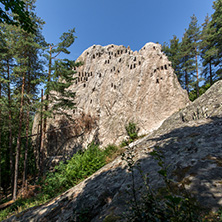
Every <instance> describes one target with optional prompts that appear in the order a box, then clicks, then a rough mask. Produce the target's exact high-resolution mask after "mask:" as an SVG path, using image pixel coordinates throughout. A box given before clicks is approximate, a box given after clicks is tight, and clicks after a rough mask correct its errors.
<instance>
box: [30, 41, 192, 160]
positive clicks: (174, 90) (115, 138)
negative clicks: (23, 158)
mask: <svg viewBox="0 0 222 222" xmlns="http://www.w3.org/2000/svg"><path fill="white" fill-rule="evenodd" d="M77 62H83V65H82V66H80V67H78V68H77V69H76V74H75V76H76V81H75V82H74V84H73V85H72V86H71V87H70V88H71V89H72V90H73V91H74V92H76V98H75V102H76V107H77V108H76V109H73V110H72V111H67V112H68V113H69V114H71V115H72V116H73V118H74V119H75V120H76V121H75V122H76V125H75V124H74V125H72V126H71V127H69V124H70V123H69V121H68V120H66V119H65V118H64V117H61V116H55V117H54V118H53V119H51V120H49V121H48V131H50V130H51V131H52V130H53V129H60V128H61V130H57V131H56V133H49V134H47V136H48V142H47V149H48V156H58V155H62V156H64V155H71V154H73V153H74V152H76V150H78V149H81V147H82V146H85V145H86V144H87V143H89V142H91V141H92V140H96V141H98V142H99V143H100V144H101V145H102V146H106V145H107V144H109V143H115V144H118V143H120V142H121V141H122V140H123V139H124V138H125V137H126V132H125V125H126V124H127V123H128V122H129V121H133V122H135V123H136V124H137V126H138V127H139V129H140V130H139V134H140V135H142V134H147V133H149V132H151V131H153V130H154V129H156V128H158V127H159V126H160V125H161V124H162V122H163V121H164V120H165V119H166V118H167V117H169V116H170V115H171V114H173V113H174V112H175V111H178V110H179V109H181V108H183V107H184V106H186V105H187V104H189V99H188V96H187V93H186V92H185V91H184V90H183V89H182V88H181V86H180V84H179V82H178V80H177V77H176V75H175V74H174V70H173V69H172V67H171V63H170V62H169V61H168V59H167V57H166V56H165V55H164V54H163V53H162V52H161V46H160V45H159V44H154V43H147V44H146V45H145V46H144V47H143V48H142V49H141V50H139V51H138V52H137V51H135V52H133V51H132V50H131V49H130V48H129V47H128V48H126V47H124V46H116V45H108V46H104V47H103V46H98V45H94V46H92V47H90V48H88V49H87V50H85V51H84V52H83V53H82V55H81V56H80V57H79V58H78V59H77ZM37 126H38V118H37V117H36V118H35V122H34V127H33V133H36V132H37ZM66 126H67V127H66ZM86 129H88V130H87V132H86Z"/></svg>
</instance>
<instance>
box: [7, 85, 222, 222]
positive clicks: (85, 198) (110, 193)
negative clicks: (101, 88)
mask: <svg viewBox="0 0 222 222" xmlns="http://www.w3.org/2000/svg"><path fill="white" fill-rule="evenodd" d="M221 132H222V81H219V82H217V83H215V84H214V85H213V86H212V87H211V88H210V89H209V90H208V91H207V92H206V93H205V94H204V95H202V96H201V97H200V98H199V99H197V100H196V101H195V102H193V103H192V104H190V105H189V106H187V107H186V108H184V109H181V110H180V111H178V112H176V113H175V114H173V115H172V116H171V117H169V118H168V119H167V120H165V121H164V123H163V124H162V125H161V127H160V128H159V129H157V130H156V131H154V132H152V133H151V134H150V135H148V136H146V137H145V138H143V139H140V140H138V141H136V142H134V143H133V144H130V147H132V149H134V154H135V161H140V162H141V167H142V170H143V172H144V174H146V173H149V176H150V182H151V185H152V186H153V188H156V187H158V186H161V183H162V182H161V180H160V178H159V175H158V173H157V170H158V169H159V167H158V165H157V163H156V161H155V160H154V159H153V157H152V156H150V155H149V153H150V151H152V150H153V148H154V147H156V146H158V147H160V148H161V150H162V151H163V153H164V156H165V163H166V164H167V165H168V164H170V167H169V175H170V176H171V178H173V179H174V180H175V181H180V182H181V181H186V183H185V184H186V189H188V190H190V191H191V192H192V193H193V194H194V195H195V196H196V197H197V199H198V200H199V201H200V203H201V204H202V205H203V206H205V207H208V208H210V209H217V208H218V207H220V206H222V192H221V190H222V136H221ZM135 180H136V183H135V184H136V186H137V187H139V186H140V185H141V184H142V180H141V176H140V175H139V173H136V174H135ZM131 184H132V177H131V174H130V173H129V172H128V171H127V167H126V162H125V161H123V160H122V159H121V158H120V157H118V158H116V159H115V160H114V161H113V162H112V163H110V164H108V165H106V166H104V167H103V168H102V169H100V170H99V171H98V172H96V173H95V174H94V175H92V176H91V177H89V178H88V179H86V180H85V181H83V182H82V183H80V184H78V185H77V186H75V187H73V188H71V189H70V190H68V191H67V192H65V193H63V194H62V195H60V196H58V197H57V198H55V199H53V200H52V201H50V202H49V203H47V204H45V205H43V206H40V207H37V208H33V209H30V210H28V211H27V212H23V213H21V214H19V215H17V216H13V217H11V218H10V219H8V220H6V221H53V222H55V221H76V220H75V217H76V215H77V214H78V213H81V212H83V210H86V209H87V210H88V214H87V216H88V218H90V219H91V221H94V222H99V221H104V219H105V218H106V219H107V220H105V221H110V220H108V219H111V218H112V219H113V220H112V221H120V218H119V216H118V215H119V214H122V213H123V212H124V211H125V210H126V208H127V204H126V201H127V200H129V199H130V198H131V197H130V196H129V195H128V194H127V192H126V190H128V189H129V188H128V185H131Z"/></svg>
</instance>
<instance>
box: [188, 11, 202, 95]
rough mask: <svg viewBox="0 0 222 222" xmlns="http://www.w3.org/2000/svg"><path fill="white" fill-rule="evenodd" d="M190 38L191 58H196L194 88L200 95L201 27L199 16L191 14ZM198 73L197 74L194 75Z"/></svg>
mask: <svg viewBox="0 0 222 222" xmlns="http://www.w3.org/2000/svg"><path fill="white" fill-rule="evenodd" d="M187 34H188V38H189V39H190V41H191V43H190V44H191V45H190V55H191V59H192V56H193V59H194V60H195V64H194V67H195V70H193V71H194V72H193V73H192V74H193V78H194V79H195V80H193V82H194V83H195V85H196V87H194V89H195V90H196V97H199V65H198V56H199V41H200V28H199V25H198V22H197V18H196V16H195V15H193V16H191V22H190V24H189V28H188V30H187ZM194 73H196V75H194Z"/></svg>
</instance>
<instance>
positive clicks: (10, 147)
mask: <svg viewBox="0 0 222 222" xmlns="http://www.w3.org/2000/svg"><path fill="white" fill-rule="evenodd" d="M7 68H8V70H7V72H8V131H9V138H8V151H9V155H10V160H9V164H10V173H11V178H10V179H11V193H12V194H13V183H14V174H13V172H14V166H13V165H14V164H13V147H12V109H11V86H10V67H9V64H8V67H7Z"/></svg>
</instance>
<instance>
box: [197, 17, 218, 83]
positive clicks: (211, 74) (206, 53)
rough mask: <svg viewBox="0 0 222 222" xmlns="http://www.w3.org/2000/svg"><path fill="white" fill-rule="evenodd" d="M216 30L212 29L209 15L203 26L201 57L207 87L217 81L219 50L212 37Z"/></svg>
mask: <svg viewBox="0 0 222 222" xmlns="http://www.w3.org/2000/svg"><path fill="white" fill-rule="evenodd" d="M213 34H214V29H212V28H211V27H210V17H209V16H208V15H207V16H206V18H205V21H204V23H203V24H202V32H201V42H200V52H201V53H200V55H201V59H202V66H203V76H204V77H205V85H207V84H209V85H210V86H211V85H213V82H214V79H216V73H215V65H216V64H217V54H218V50H217V49H216V47H215V46H214V44H212V43H213V42H212V40H211V39H212V35H213Z"/></svg>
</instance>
